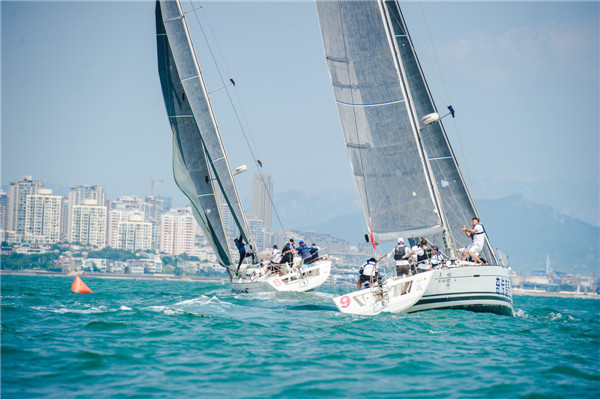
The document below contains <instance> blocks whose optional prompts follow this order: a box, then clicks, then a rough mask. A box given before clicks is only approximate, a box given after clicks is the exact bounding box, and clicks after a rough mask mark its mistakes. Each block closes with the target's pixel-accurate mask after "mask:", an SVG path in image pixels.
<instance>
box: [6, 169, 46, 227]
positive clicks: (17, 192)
mask: <svg viewBox="0 0 600 399" xmlns="http://www.w3.org/2000/svg"><path fill="white" fill-rule="evenodd" d="M42 187H43V183H42V181H41V180H33V177H31V176H23V177H22V178H21V180H13V181H11V182H10V187H9V190H8V226H7V230H10V231H14V232H15V233H16V234H17V235H21V234H23V233H24V232H25V213H26V207H27V196H29V195H31V194H37V192H38V190H39V189H41V188H42Z"/></svg>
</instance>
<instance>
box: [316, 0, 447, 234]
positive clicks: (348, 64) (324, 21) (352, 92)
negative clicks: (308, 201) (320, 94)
mask: <svg viewBox="0 0 600 399" xmlns="http://www.w3.org/2000/svg"><path fill="white" fill-rule="evenodd" d="M317 11H318V15H319V23H320V27H321V33H322V37H323V44H324V49H325V55H326V58H327V65H328V67H329V73H330V77H331V82H332V85H333V91H334V96H335V99H336V102H337V107H338V113H339V116H340V121H341V124H342V130H343V132H344V138H345V140H346V147H347V151H348V157H349V159H350V164H351V166H352V170H353V172H354V176H355V179H356V183H357V185H358V191H359V193H360V198H361V203H362V207H363V211H364V213H365V216H366V219H367V223H368V224H369V225H371V226H372V231H373V233H374V236H375V239H376V240H392V239H395V238H397V237H398V236H409V237H410V236H423V235H431V234H434V233H436V232H437V233H439V232H440V231H441V219H440V215H439V212H438V209H437V207H436V204H435V200H434V197H433V193H432V189H431V185H430V182H429V177H428V174H427V172H426V162H425V159H424V154H423V152H422V151H421V149H420V147H419V145H418V140H419V138H418V134H417V132H418V125H417V123H416V121H415V120H414V117H413V115H412V114H411V109H410V107H409V103H408V97H407V93H406V89H405V82H403V80H402V76H401V74H400V73H399V71H398V68H397V61H396V60H395V59H394V54H393V53H392V52H391V51H390V46H389V44H388V39H387V33H386V31H385V26H384V21H383V19H382V18H381V14H380V9H379V3H378V2H375V1H317Z"/></svg>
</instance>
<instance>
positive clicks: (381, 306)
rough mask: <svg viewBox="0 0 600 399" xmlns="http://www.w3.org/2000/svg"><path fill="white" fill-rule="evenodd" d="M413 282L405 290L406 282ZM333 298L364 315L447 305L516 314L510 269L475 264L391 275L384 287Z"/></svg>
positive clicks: (341, 307) (349, 310) (341, 306)
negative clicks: (411, 273)
mask: <svg viewBox="0 0 600 399" xmlns="http://www.w3.org/2000/svg"><path fill="white" fill-rule="evenodd" d="M411 282H412V285H410V286H409V288H408V289H407V290H406V293H405V294H403V292H404V291H405V289H404V287H405V285H406V283H411ZM333 301H334V303H335V304H336V306H337V307H338V309H339V310H340V311H341V312H344V313H352V314H362V315H375V314H378V313H381V312H392V313H396V312H407V313H411V312H418V311H422V310H430V309H445V308H446V309H448V308H452V309H466V310H472V311H479V312H491V313H497V314H505V315H511V316H512V315H513V314H514V312H513V307H512V294H511V286H510V279H509V277H508V269H506V268H503V267H501V266H479V265H475V264H467V265H461V266H457V267H451V268H449V269H441V270H432V271H428V272H425V273H420V274H417V275H415V276H411V277H406V278H399V277H390V278H388V279H386V281H385V282H384V283H383V285H382V286H381V287H373V288H369V289H365V290H361V291H355V292H352V293H349V294H347V295H341V296H338V297H335V298H334V299H333Z"/></svg>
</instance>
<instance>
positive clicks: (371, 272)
mask: <svg viewBox="0 0 600 399" xmlns="http://www.w3.org/2000/svg"><path fill="white" fill-rule="evenodd" d="M365 272H366V273H365ZM358 273H359V274H361V275H363V276H376V275H377V265H376V264H375V263H373V262H367V263H365V264H364V265H362V266H361V268H360V269H359V270H358Z"/></svg>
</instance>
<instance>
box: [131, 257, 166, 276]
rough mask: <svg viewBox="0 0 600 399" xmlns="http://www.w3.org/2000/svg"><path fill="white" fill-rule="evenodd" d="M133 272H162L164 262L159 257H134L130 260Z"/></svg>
mask: <svg viewBox="0 0 600 399" xmlns="http://www.w3.org/2000/svg"><path fill="white" fill-rule="evenodd" d="M128 263H129V270H130V273H131V274H142V273H162V271H163V264H162V261H161V260H160V258H159V257H156V258H153V259H132V260H130V261H128Z"/></svg>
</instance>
